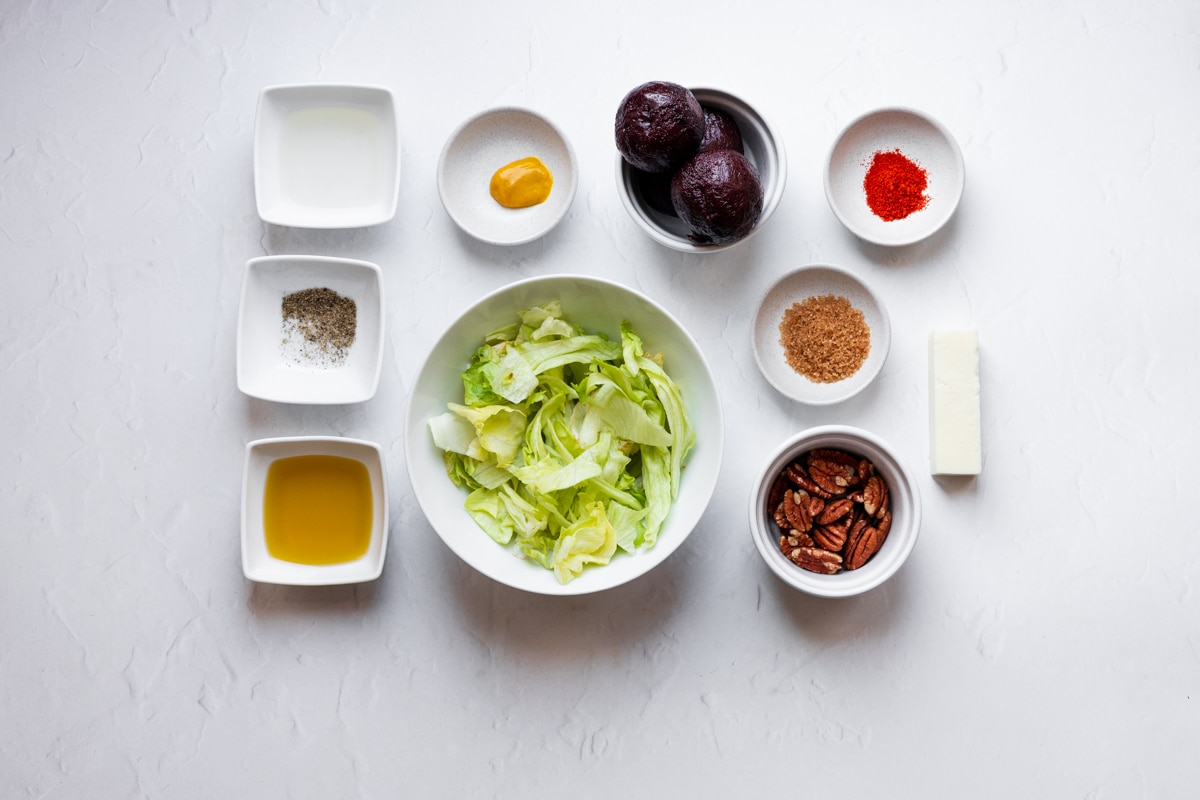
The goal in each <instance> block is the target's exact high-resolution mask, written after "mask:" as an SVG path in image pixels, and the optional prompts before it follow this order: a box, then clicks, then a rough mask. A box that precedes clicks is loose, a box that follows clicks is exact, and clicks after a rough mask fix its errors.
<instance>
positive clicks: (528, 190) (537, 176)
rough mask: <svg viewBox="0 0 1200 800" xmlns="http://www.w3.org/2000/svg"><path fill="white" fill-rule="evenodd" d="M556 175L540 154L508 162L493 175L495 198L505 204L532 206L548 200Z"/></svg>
mask: <svg viewBox="0 0 1200 800" xmlns="http://www.w3.org/2000/svg"><path fill="white" fill-rule="evenodd" d="M553 186H554V175H552V174H551V173H550V168H549V167H547V166H546V165H545V164H543V163H542V160H541V159H540V158H537V157H536V156H529V157H528V158H519V159H517V160H516V161H514V162H512V163H511V164H505V165H504V166H503V167H501V168H500V169H498V170H496V173H495V174H494V175H492V183H491V186H490V187H489V188H490V190H491V193H492V198H493V199H495V201H496V202H497V203H499V204H500V205H502V206H504V207H505V208H528V207H529V206H536V205H537V204H538V203H544V202H546V198H547V197H549V196H550V189H551V187H553Z"/></svg>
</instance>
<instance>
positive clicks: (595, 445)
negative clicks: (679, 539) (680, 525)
mask: <svg viewBox="0 0 1200 800" xmlns="http://www.w3.org/2000/svg"><path fill="white" fill-rule="evenodd" d="M517 316H518V319H517V320H516V321H514V322H513V323H511V324H509V325H507V326H505V327H503V328H500V329H499V330H496V331H493V332H491V333H489V334H488V335H487V336H486V337H484V344H483V345H482V346H481V347H479V349H478V350H476V351H475V353H474V355H473V356H472V358H471V363H470V365H469V366H468V368H467V369H466V370H465V371H464V372H463V373H462V383H463V402H462V403H461V404H460V403H453V402H452V403H448V404H447V409H448V410H447V412H446V413H444V414H441V415H439V416H437V417H434V418H433V419H430V420H429V429H430V434H431V435H432V437H433V442H434V444H435V445H437V447H439V448H440V449H442V450H443V451H444V457H445V462H446V472H447V474H448V476H449V477H450V479H451V480H452V481H453V482H454V483H455V485H457V486H461V487H463V488H464V489H466V490H467V491H468V492H469V494H468V495H467V499H466V502H465V507H466V510H467V512H468V513H469V514H470V515H471V518H472V519H474V520H475V522H476V524H478V525H479V527H480V528H481V529H483V531H484V532H485V533H487V535H488V536H490V537H491V538H492V539H494V540H495V541H496V542H497V543H499V544H501V545H509V546H513V547H514V548H515V549H516V552H517V553H518V554H519V555H520V556H522V557H524V558H528V559H530V560H531V561H534V562H535V563H537V564H540V565H541V566H543V567H545V568H547V569H549V570H553V572H554V574H555V576H556V577H557V578H558V580H559V581H561V582H562V583H567V582H569V581H571V580H573V579H575V578H577V577H579V575H581V574H582V573H583V571H584V570H585V569H586V568H588V567H590V566H601V565H604V564H608V563H609V561H610V560H611V559H612V557H613V555H614V554H615V553H616V552H617V550H618V549H619V550H622V551H625V552H634V551H636V550H638V549H640V548H649V547H653V546H654V543H655V541H656V539H657V536H658V533H659V531H660V530H661V528H662V524H663V522H664V521H665V520H666V518H667V515H668V513H669V512H670V509H671V504H672V503H673V502H674V501H675V499H676V498H677V497H678V496H679V482H680V478H681V475H682V472H683V467H684V463H685V462H686V460H687V456H688V454H689V453H690V451H691V450H692V448H693V447H694V445H695V432H694V431H693V430H692V427H691V424H690V422H689V421H688V418H687V413H686V411H685V409H684V405H683V398H682V394H681V392H680V390H679V386H678V385H676V383H675V382H674V381H673V380H672V379H671V378H670V377H669V376H668V375H667V373H666V372H665V371H664V370H663V367H662V357H661V356H653V357H652V356H647V355H646V353H645V350H644V346H643V343H642V340H641V338H640V337H639V336H638V335H637V334H635V333H634V332H633V330H632V328H631V326H630V325H629V323H627V322H626V323H622V325H621V341H620V342H619V343H618V342H611V341H609V340H608V339H607V338H606V337H605V336H603V335H597V334H589V333H587V332H585V331H583V330H582V329H580V328H579V327H577V326H575V325H573V324H571V323H570V322H568V321H567V320H565V319H564V318H563V316H562V309H561V307H560V305H559V304H558V303H557V302H552V303H547V304H545V305H542V306H537V307H534V308H530V309H527V310H525V311H522V312H520V314H518V315H517Z"/></svg>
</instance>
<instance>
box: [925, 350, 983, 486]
mask: <svg viewBox="0 0 1200 800" xmlns="http://www.w3.org/2000/svg"><path fill="white" fill-rule="evenodd" d="M929 461H930V467H931V471H932V472H933V474H934V475H978V474H979V473H980V471H981V470H982V469H983V442H982V436H981V433H980V423H979V333H978V332H977V331H972V330H945V331H934V332H933V334H932V335H931V336H930V337H929Z"/></svg>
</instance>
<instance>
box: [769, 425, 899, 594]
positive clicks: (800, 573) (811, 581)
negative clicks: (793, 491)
mask: <svg viewBox="0 0 1200 800" xmlns="http://www.w3.org/2000/svg"><path fill="white" fill-rule="evenodd" d="M819 447H832V448H837V449H839V450H845V451H847V452H849V453H854V454H856V455H859V456H862V457H865V458H867V459H869V460H870V461H871V462H873V463H874V464H875V472H876V474H878V475H880V476H881V477H882V478H883V479H884V481H885V482H886V483H887V487H888V492H889V494H890V501H889V502H890V504H891V512H892V528H891V531H890V532H889V533H888V536H887V538H886V539H885V540H884V542H883V546H882V547H880V548H879V552H877V553H876V554H875V556H874V557H873V558H871V560H870V561H868V562H867V563H866V564H864V565H863V566H862V567H860V568H858V569H856V570H849V571H842V572H838V573H836V574H834V575H822V574H819V573H816V572H809V571H808V570H806V569H803V568H801V567H798V566H796V565H795V564H793V563H792V562H791V561H789V560H788V559H787V557H786V556H785V555H784V554H783V553H782V552H781V551H780V549H779V536H780V530H779V527H778V526H777V525H776V524H775V521H774V520H773V519H772V513H771V511H770V510H769V509H768V508H767V497H768V495H769V494H770V491H771V485H772V484H773V483H774V482H775V479H776V478H777V477H778V476H779V474H780V472H782V471H783V470H784V469H786V468H787V466H788V465H789V464H791V463H792V462H793V461H795V460H796V459H797V458H798V457H799V456H800V455H801V454H803V453H806V452H808V451H809V450H813V449H815V448H819ZM920 529H921V495H920V494H919V493H918V491H917V485H916V482H915V481H914V480H913V477H912V473H910V472H909V471H908V468H907V467H905V466H904V463H903V462H902V461H901V460H900V459H899V458H898V457H897V456H896V454H895V452H894V451H893V450H892V448H891V447H890V446H889V445H888V444H887V443H886V442H884V441H883V440H882V439H880V438H879V437H878V436H876V435H874V434H873V433H869V432H867V431H865V430H862V429H860V428H853V427H850V426H846V425H825V426H822V427H817V428H809V429H808V430H806V431H801V432H800V433H798V434H796V435H795V436H792V437H791V438H789V439H787V440H786V441H785V442H784V443H783V444H781V445H780V446H779V447H778V448H776V450H775V452H774V453H772V454H771V456H770V458H768V459H767V462H766V464H765V465H764V466H763V469H762V471H761V472H760V473H759V474H758V477H757V479H756V480H755V481H754V488H753V490H752V491H751V493H750V532H751V534H752V535H753V536H754V544H755V546H756V547H757V548H758V552H759V555H761V556H762V558H763V561H765V562H766V563H767V566H768V567H769V568H770V569H771V571H772V572H774V573H775V574H776V575H777V576H778V577H779V579H780V580H782V581H783V582H784V583H786V584H788V585H789V586H792V587H794V588H796V589H799V590H800V591H802V592H806V593H808V594H811V595H817V596H820V597H850V596H852V595H856V594H862V593H863V592H866V591H869V590H871V589H874V588H875V587H876V586H879V585H880V584H882V583H883V582H884V581H886V580H887V579H888V578H890V577H892V575H894V574H896V571H897V570H899V569H900V567H901V566H902V565H903V564H904V562H905V560H906V559H907V558H908V556H909V554H910V553H912V550H913V547H914V546H915V545H916V543H917V534H918V533H919V532H920Z"/></svg>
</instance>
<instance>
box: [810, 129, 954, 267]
mask: <svg viewBox="0 0 1200 800" xmlns="http://www.w3.org/2000/svg"><path fill="white" fill-rule="evenodd" d="M896 149H899V150H900V152H901V153H903V154H904V155H905V156H907V157H908V158H909V159H911V160H913V161H915V162H917V164H919V165H920V166H921V167H923V168H924V169H925V173H926V176H927V178H928V188H927V189H926V190H925V194H926V196H927V197H928V198H929V203H928V205H926V206H925V208H923V209H921V210H920V211H917V212H914V213H912V214H910V215H909V216H907V217H905V218H903V219H897V220H891V221H886V220H883V219H880V218H879V217H878V216H876V215H875V213H874V212H873V211H871V208H870V206H868V205H867V195H866V190H865V189H864V188H863V180H864V178H865V177H866V174H867V169H868V168H869V167H870V166H871V160H872V158H874V156H875V153H877V152H880V151H883V152H888V151H891V150H896ZM965 172H966V171H965V168H964V166H963V157H962V151H961V150H960V149H959V147H958V143H957V142H956V141H955V140H954V136H953V135H951V133H950V131H948V130H947V129H946V127H945V126H944V125H942V124H941V123H940V122H938V121H937V120H935V119H934V118H933V117H931V116H929V115H928V114H925V113H922V112H920V111H916V110H914V109H911V108H883V109H879V110H878V111H872V112H869V113H867V114H864V115H862V116H861V117H859V118H858V119H856V120H854V121H853V122H851V123H850V124H849V125H848V126H847V127H846V129H845V130H844V131H843V132H842V134H841V135H840V136H839V137H838V138H837V141H836V142H834V145H833V148H832V150H831V151H830V154H829V160H828V161H827V162H826V164H825V197H826V199H828V201H829V207H830V208H831V209H832V210H833V213H834V214H835V215H836V216H837V218H838V219H839V220H841V222H842V224H843V225H845V226H846V227H847V228H848V229H849V230H850V232H851V233H853V234H854V235H855V236H857V237H859V238H860V239H864V240H866V241H868V242H873V243H875V244H881V245H890V246H901V245H909V244H914V243H916V242H919V241H921V240H922V239H924V238H926V237H927V236H930V235H931V234H933V233H935V232H936V231H938V230H940V229H941V228H942V226H943V225H945V224H946V223H947V222H949V220H950V218H951V217H952V216H954V212H955V210H956V209H957V208H958V203H959V200H961V199H962V193H963V184H964V181H965Z"/></svg>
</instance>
